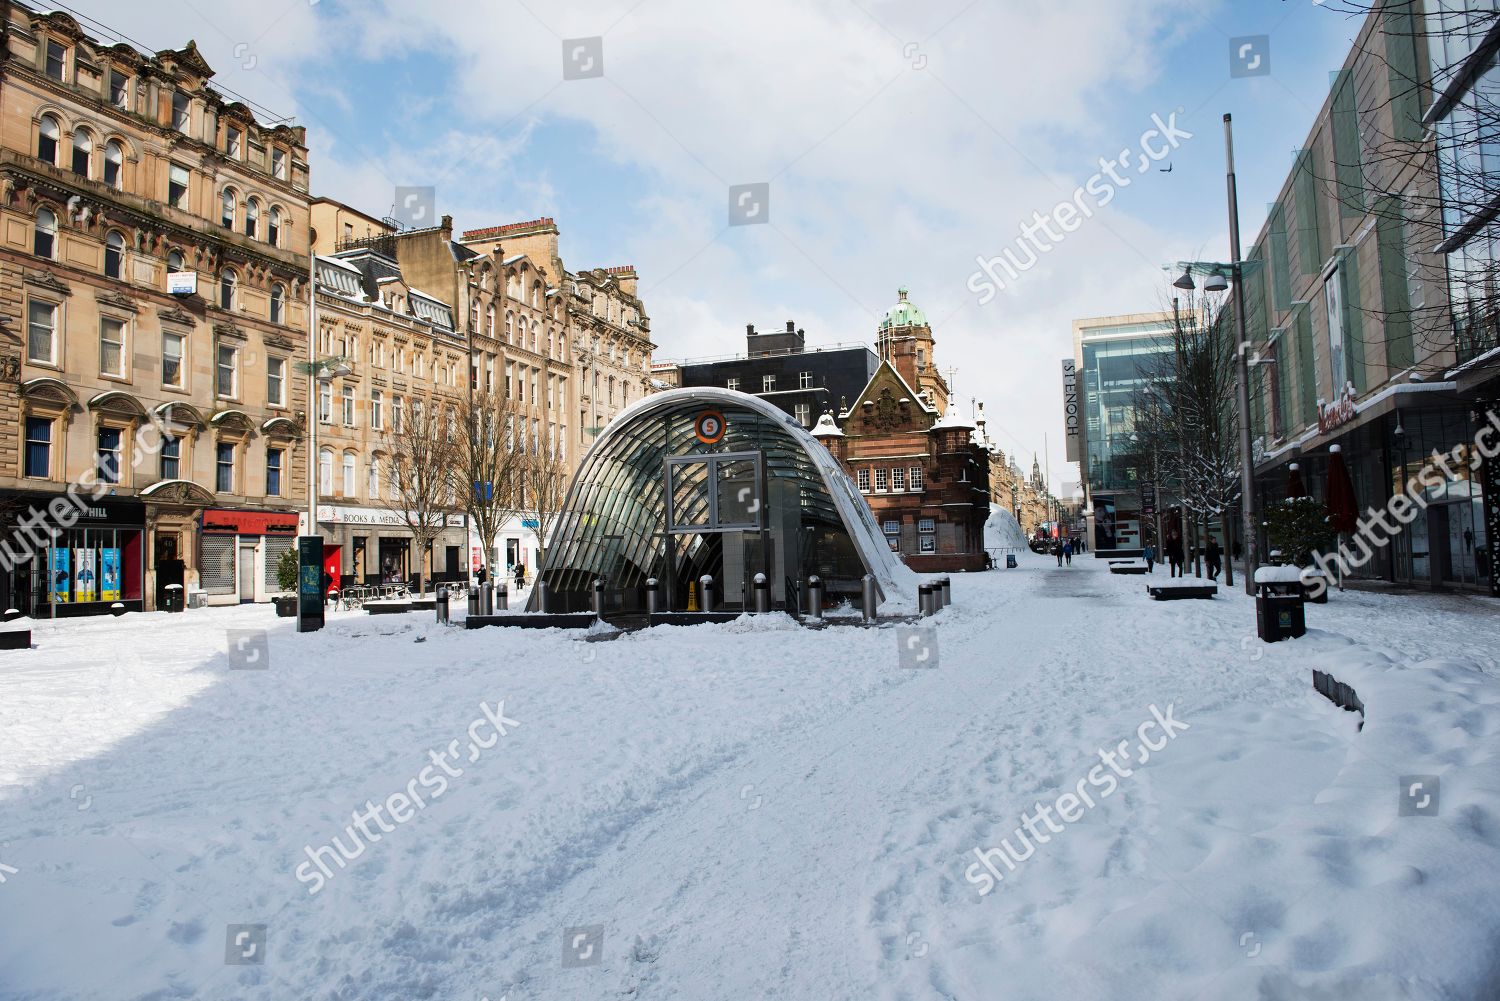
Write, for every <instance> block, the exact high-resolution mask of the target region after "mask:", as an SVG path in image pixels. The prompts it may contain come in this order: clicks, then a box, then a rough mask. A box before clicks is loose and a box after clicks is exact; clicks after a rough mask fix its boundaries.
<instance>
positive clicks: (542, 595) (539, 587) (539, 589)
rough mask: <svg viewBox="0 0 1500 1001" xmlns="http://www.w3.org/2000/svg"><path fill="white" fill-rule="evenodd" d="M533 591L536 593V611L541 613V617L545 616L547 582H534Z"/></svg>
mask: <svg viewBox="0 0 1500 1001" xmlns="http://www.w3.org/2000/svg"><path fill="white" fill-rule="evenodd" d="M533 590H535V591H536V610H537V611H538V612H541V613H542V614H543V615H546V614H547V582H546V581H544V580H538V581H537V582H536V587H535V588H534V589H533Z"/></svg>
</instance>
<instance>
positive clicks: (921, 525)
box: [917, 518, 937, 535]
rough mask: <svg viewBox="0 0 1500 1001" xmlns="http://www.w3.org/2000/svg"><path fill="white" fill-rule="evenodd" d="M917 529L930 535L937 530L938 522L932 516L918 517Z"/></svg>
mask: <svg viewBox="0 0 1500 1001" xmlns="http://www.w3.org/2000/svg"><path fill="white" fill-rule="evenodd" d="M917 531H918V532H921V533H923V534H924V535H930V534H931V533H933V532H936V531H937V522H936V521H935V520H934V519H932V518H918V519H917Z"/></svg>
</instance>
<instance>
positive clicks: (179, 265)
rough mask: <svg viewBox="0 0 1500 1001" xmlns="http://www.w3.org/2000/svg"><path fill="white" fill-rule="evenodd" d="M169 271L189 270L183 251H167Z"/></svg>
mask: <svg viewBox="0 0 1500 1001" xmlns="http://www.w3.org/2000/svg"><path fill="white" fill-rule="evenodd" d="M167 270H168V271H185V270H187V258H185V257H183V256H182V251H180V250H169V251H167Z"/></svg>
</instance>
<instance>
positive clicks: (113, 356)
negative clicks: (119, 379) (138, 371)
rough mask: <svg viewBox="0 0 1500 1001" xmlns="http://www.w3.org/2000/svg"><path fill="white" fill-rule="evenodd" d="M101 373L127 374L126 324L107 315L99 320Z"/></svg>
mask: <svg viewBox="0 0 1500 1001" xmlns="http://www.w3.org/2000/svg"><path fill="white" fill-rule="evenodd" d="M99 374H100V375H114V376H124V375H125V324H124V322H123V321H121V320H115V319H111V318H110V317H107V316H106V317H104V318H103V319H101V320H100V321H99Z"/></svg>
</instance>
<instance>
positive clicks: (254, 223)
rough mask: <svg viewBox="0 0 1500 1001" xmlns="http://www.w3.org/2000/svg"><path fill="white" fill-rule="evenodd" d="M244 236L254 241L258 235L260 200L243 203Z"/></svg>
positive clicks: (247, 200)
mask: <svg viewBox="0 0 1500 1001" xmlns="http://www.w3.org/2000/svg"><path fill="white" fill-rule="evenodd" d="M245 235H246V236H248V237H250V238H252V239H254V238H255V237H257V236H259V235H260V199H259V198H249V199H246V201H245Z"/></svg>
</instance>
